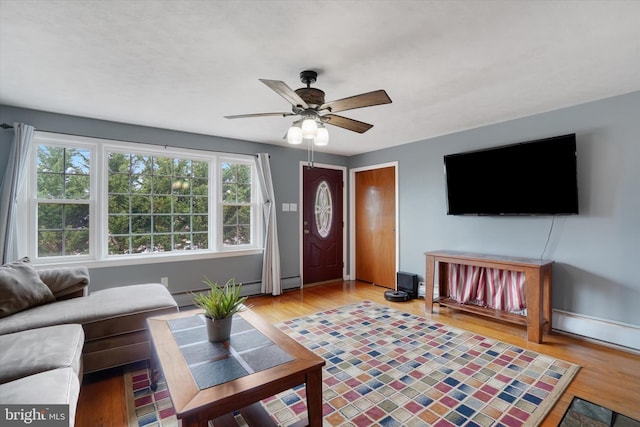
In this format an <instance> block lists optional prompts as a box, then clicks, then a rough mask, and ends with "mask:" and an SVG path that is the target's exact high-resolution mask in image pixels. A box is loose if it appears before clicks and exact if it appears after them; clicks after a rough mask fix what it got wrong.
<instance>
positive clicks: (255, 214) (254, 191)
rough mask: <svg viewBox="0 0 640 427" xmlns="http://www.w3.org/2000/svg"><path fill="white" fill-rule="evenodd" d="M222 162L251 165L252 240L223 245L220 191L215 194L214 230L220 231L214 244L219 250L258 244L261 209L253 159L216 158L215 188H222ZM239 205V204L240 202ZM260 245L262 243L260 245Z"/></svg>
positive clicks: (256, 172) (260, 238)
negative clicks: (216, 219) (246, 242)
mask: <svg viewBox="0 0 640 427" xmlns="http://www.w3.org/2000/svg"><path fill="white" fill-rule="evenodd" d="M223 163H232V164H239V165H247V166H250V167H251V202H250V204H249V205H250V206H251V236H252V237H253V241H252V242H251V244H248V245H238V246H225V244H224V242H223V237H224V233H223V232H222V230H223V227H224V224H222V222H223V214H222V210H223V208H224V206H225V205H224V204H223V203H222V193H221V191H220V192H219V193H218V194H216V197H217V199H216V202H217V207H218V209H217V214H218V215H217V217H218V221H217V226H216V230H219V231H220V232H219V233H218V236H217V239H216V244H217V246H218V251H220V252H227V251H233V250H237V249H236V248H247V247H253V246H255V245H256V244H259V243H258V242H262V235H261V233H260V229H261V227H258V223H259V219H260V218H261V216H260V215H259V213H260V214H261V213H262V211H261V210H260V209H259V205H258V199H259V197H260V196H259V193H260V185H259V182H258V171H257V169H256V164H255V160H254V159H247V158H244V159H242V158H238V157H231V156H228V155H224V156H221V157H219V158H218V164H217V166H218V167H217V170H218V174H217V179H218V183H219V184H218V185H216V189H217V190H221V189H222V184H223V182H222V181H223V180H222V164H223ZM240 205H241V204H240ZM260 246H262V245H260Z"/></svg>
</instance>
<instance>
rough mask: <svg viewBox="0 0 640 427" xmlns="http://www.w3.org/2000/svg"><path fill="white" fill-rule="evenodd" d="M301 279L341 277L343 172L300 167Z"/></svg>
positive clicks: (342, 267)
mask: <svg viewBox="0 0 640 427" xmlns="http://www.w3.org/2000/svg"><path fill="white" fill-rule="evenodd" d="M302 177H303V191H302V199H303V200H302V233H303V234H302V283H303V284H308V283H319V282H326V281H329V280H339V279H342V278H343V270H344V250H343V241H344V239H343V229H344V218H343V191H344V190H343V186H344V180H343V172H342V170H339V169H325V168H319V167H307V166H305V167H304V168H303V173H302Z"/></svg>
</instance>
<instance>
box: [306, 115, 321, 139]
mask: <svg viewBox="0 0 640 427" xmlns="http://www.w3.org/2000/svg"><path fill="white" fill-rule="evenodd" d="M316 132H318V124H317V123H316V121H315V120H314V119H304V121H303V122H302V137H303V138H305V139H313V138H315V137H316Z"/></svg>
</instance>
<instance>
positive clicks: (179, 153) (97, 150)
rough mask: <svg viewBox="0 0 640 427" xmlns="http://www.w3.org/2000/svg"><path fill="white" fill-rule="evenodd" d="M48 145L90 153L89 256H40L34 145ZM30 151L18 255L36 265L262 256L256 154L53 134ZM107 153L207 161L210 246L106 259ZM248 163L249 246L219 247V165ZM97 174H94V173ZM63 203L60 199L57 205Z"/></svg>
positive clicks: (37, 139) (39, 136) (40, 135)
mask: <svg viewBox="0 0 640 427" xmlns="http://www.w3.org/2000/svg"><path fill="white" fill-rule="evenodd" d="M39 145H50V146H60V147H82V148H86V149H89V150H90V153H91V164H90V168H91V169H90V199H89V202H88V203H89V215H90V217H89V227H90V228H89V233H90V244H89V254H88V255H67V256H55V257H53V256H52V257H38V256H37V248H38V231H37V226H38V218H37V215H36V211H37V203H38V199H37V188H36V187H37V179H36V178H37V175H36V174H37V165H36V160H37V147H38V146H39ZM32 148H33V149H32V152H31V153H30V160H31V161H30V165H29V167H30V170H29V173H28V177H27V179H26V182H25V183H24V184H25V187H24V188H26V189H27V191H24V192H23V193H24V194H23V195H22V198H21V200H20V201H19V203H20V206H21V208H24V209H26V210H27V211H28V215H22V216H21V222H20V223H19V227H20V229H22V230H27V239H26V242H27V243H26V245H25V247H24V248H20V249H21V253H26V254H27V255H28V256H29V257H30V258H31V261H32V262H33V263H34V264H35V265H38V266H42V267H47V266H61V265H74V264H80V265H85V266H87V267H107V266H118V265H136V264H153V263H164V262H173V261H187V260H196V259H210V258H218V257H228V256H243V255H253V254H260V253H262V250H263V249H262V239H263V236H262V227H261V226H260V221H261V216H260V215H259V213H260V212H261V211H260V210H259V206H260V202H261V194H260V187H259V183H258V180H257V170H256V165H255V160H254V159H253V157H254V156H252V155H241V154H238V155H236V154H228V153H218V152H212V151H204V150H195V149H186V148H175V147H167V146H162V145H151V144H141V143H132V142H121V141H114V140H106V139H99V138H90V137H82V136H74V135H63V134H55V133H50V132H41V131H36V132H35V134H34V138H33V142H32ZM110 152H124V153H135V154H142V155H156V156H165V157H172V158H187V159H190V160H199V161H206V162H208V163H209V171H208V173H209V193H208V197H209V200H208V214H209V218H208V221H209V239H208V241H209V248H208V249H199V250H189V251H167V252H162V253H154V254H126V255H109V253H108V243H107V235H108V203H107V197H108V171H107V170H106V168H107V165H108V163H107V155H108V153H110ZM223 161H226V162H231V163H240V164H247V165H249V166H251V171H252V182H251V184H252V191H251V194H252V200H251V206H252V209H251V233H252V242H251V244H248V245H238V246H225V245H223V244H222V219H221V218H222V215H221V213H222V204H221V203H220V200H221V197H220V192H221V174H222V170H221V167H220V165H221V163H222V162H223ZM96 171H97V172H96ZM60 202H61V203H63V202H64V200H61V201H60Z"/></svg>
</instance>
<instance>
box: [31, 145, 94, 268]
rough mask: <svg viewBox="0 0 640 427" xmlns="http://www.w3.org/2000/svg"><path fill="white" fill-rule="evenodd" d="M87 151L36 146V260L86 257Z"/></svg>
mask: <svg viewBox="0 0 640 427" xmlns="http://www.w3.org/2000/svg"><path fill="white" fill-rule="evenodd" d="M90 169H91V151H90V150H89V149H87V148H81V147H59V146H55V145H44V144H43V145H38V146H37V156H36V175H37V177H36V183H37V184H36V192H37V194H36V199H37V204H36V206H37V230H38V231H37V234H38V246H37V256H38V257H49V256H67V255H87V254H89V226H90V222H89V218H90V215H89V211H90V203H91V185H90V176H89V171H90Z"/></svg>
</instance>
